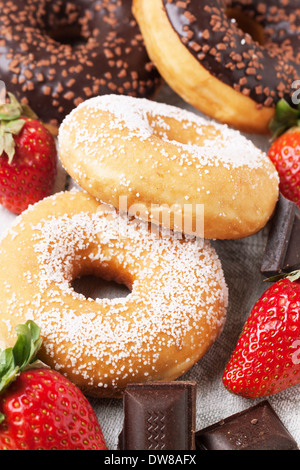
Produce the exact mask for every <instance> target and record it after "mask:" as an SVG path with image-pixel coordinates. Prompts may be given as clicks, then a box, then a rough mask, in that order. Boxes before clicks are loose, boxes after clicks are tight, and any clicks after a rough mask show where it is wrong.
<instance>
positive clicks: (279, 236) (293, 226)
mask: <svg viewBox="0 0 300 470" xmlns="http://www.w3.org/2000/svg"><path fill="white" fill-rule="evenodd" d="M299 268H300V211H299V209H298V207H297V206H296V204H294V203H293V202H291V201H288V200H287V199H285V198H284V197H283V196H280V198H279V201H278V203H277V207H276V211H275V214H274V216H273V218H272V221H271V226H270V232H269V238H268V241H267V245H266V249H265V253H264V257H263V262H262V266H261V272H262V273H263V274H265V275H266V276H273V275H275V274H280V273H284V272H290V271H294V270H296V269H299Z"/></svg>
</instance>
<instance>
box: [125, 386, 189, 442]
mask: <svg viewBox="0 0 300 470" xmlns="http://www.w3.org/2000/svg"><path fill="white" fill-rule="evenodd" d="M123 407H124V426H123V430H122V432H121V434H120V436H119V449H120V450H193V449H195V414H196V384H195V383H194V382H191V381H174V382H148V383H143V384H130V385H128V386H127V388H126V390H125V392H124V397H123Z"/></svg>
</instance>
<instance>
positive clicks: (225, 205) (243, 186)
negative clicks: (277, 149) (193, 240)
mask: <svg viewBox="0 0 300 470" xmlns="http://www.w3.org/2000/svg"><path fill="white" fill-rule="evenodd" d="M58 139H59V155H60V159H61V161H62V164H63V166H64V167H65V168H66V170H67V171H68V173H69V174H70V175H71V176H72V177H73V179H74V180H75V181H76V182H77V183H78V184H79V185H80V186H81V187H82V188H84V189H85V190H86V191H88V192H89V193H90V194H92V195H93V196H94V197H96V198H98V199H100V200H101V201H104V202H106V203H108V204H111V205H113V206H114V207H117V208H119V209H124V210H125V211H127V212H129V213H130V214H132V215H135V216H137V217H139V218H141V219H143V220H148V221H149V220H152V222H155V223H158V224H161V225H163V226H164V227H166V228H171V229H174V230H175V231H178V232H184V233H188V234H194V235H196V236H203V235H204V237H206V238H219V239H225V238H228V239H234V238H242V237H245V236H248V235H252V234H253V233H255V232H257V231H258V230H260V229H261V228H262V227H263V226H264V225H265V224H266V223H267V221H268V220H269V218H270V216H271V215H272V213H273V210H274V208H275V205H276V202H277V199H278V175H277V172H276V170H275V167H274V166H273V164H272V163H271V162H270V160H269V159H268V157H267V156H266V155H265V154H264V153H263V152H262V151H261V150H259V149H258V148H256V147H255V146H254V144H253V143H252V142H251V141H249V140H248V139H246V138H245V137H244V136H242V135H241V134H240V133H239V132H238V131H236V130H233V129H229V128H228V127H227V126H225V125H222V124H216V123H213V122H210V121H207V120H205V119H203V118H201V117H199V116H197V115H195V114H193V113H191V112H188V111H185V110H183V109H179V108H177V107H174V106H170V105H166V104H163V103H155V102H152V101H149V100H146V99H139V98H132V97H126V96H117V95H106V96H101V97H96V98H92V99H90V100H87V101H85V102H84V103H82V104H80V105H79V106H78V107H77V108H76V109H75V110H73V111H72V112H71V113H70V114H69V115H68V116H67V117H66V119H65V120H64V121H63V123H62V125H61V127H60V129H59V136H58ZM201 221H203V223H204V228H203V223H201Z"/></svg>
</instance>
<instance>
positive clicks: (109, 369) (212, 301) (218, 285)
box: [0, 191, 227, 397]
mask: <svg viewBox="0 0 300 470" xmlns="http://www.w3.org/2000/svg"><path fill="white" fill-rule="evenodd" d="M0 257H1V265H0V345H1V346H2V347H8V346H9V345H10V344H12V343H13V342H14V341H15V338H14V335H15V332H14V327H15V326H16V325H17V324H18V323H23V321H25V320H28V319H29V318H30V319H33V320H34V321H35V322H36V323H37V324H38V325H39V326H40V328H41V335H42V337H43V340H44V342H43V344H44V346H43V349H42V351H41V355H40V358H41V359H42V360H43V361H44V362H46V363H47V364H49V365H50V366H51V367H53V368H56V369H58V370H59V371H61V372H62V373H64V374H66V375H67V376H68V377H69V378H70V380H72V381H73V382H74V383H76V384H77V385H78V386H80V388H81V389H83V390H84V391H85V392H86V393H88V394H90V395H95V396H104V397H106V396H107V397H109V396H120V394H121V392H122V390H123V389H124V387H125V386H126V384H128V383H130V382H144V381H147V380H171V379H174V378H176V377H178V376H179V375H181V374H183V373H184V372H185V371H187V370H188V369H189V368H190V367H191V366H192V365H193V364H194V363H195V362H196V361H198V359H199V358H200V357H201V356H202V355H203V354H204V353H205V352H206V351H207V349H208V348H209V347H210V345H212V343H213V342H214V340H215V339H216V338H217V336H218V335H219V334H220V332H221V330H222V328H223V324H224V320H225V314H226V306H227V286H226V284H225V281H224V275H223V271H222V267H221V264H220V261H219V259H218V257H217V254H216V252H215V250H214V249H213V248H212V247H211V245H210V244H209V242H207V241H206V242H203V241H199V240H196V239H193V240H184V239H182V240H178V239H176V238H175V237H172V236H170V234H169V233H165V234H164V233H163V232H160V233H158V232H152V231H151V230H149V229H148V228H147V225H146V224H144V223H141V222H138V221H137V220H135V219H131V220H129V219H128V218H127V217H126V216H119V215H118V214H117V213H116V211H115V210H114V209H112V208H108V207H107V206H106V207H103V205H100V206H99V203H98V202H97V201H96V200H95V199H94V198H92V197H91V196H89V195H88V194H86V193H85V192H83V191H69V192H65V193H60V194H58V195H55V196H51V197H49V198H47V199H44V200H43V201H41V202H39V203H37V204H36V205H34V206H32V207H31V208H30V209H28V210H27V211H25V212H24V213H23V214H22V215H21V216H20V217H19V218H18V219H17V221H16V224H15V225H14V226H13V227H12V228H10V229H9V231H8V233H7V235H6V236H5V237H4V238H3V239H2V240H1V243H0ZM86 274H94V275H98V276H100V277H102V278H104V279H107V280H114V281H116V282H119V283H122V284H125V285H126V286H127V287H128V288H129V289H130V290H131V293H130V294H129V295H128V296H127V297H125V298H117V299H111V300H109V299H97V300H92V299H86V298H85V297H84V296H83V295H82V294H78V293H76V292H75V291H74V289H73V288H72V281H73V280H74V279H75V278H78V277H80V276H83V275H86Z"/></svg>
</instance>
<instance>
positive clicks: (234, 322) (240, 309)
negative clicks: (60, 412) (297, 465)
mask: <svg viewBox="0 0 300 470" xmlns="http://www.w3.org/2000/svg"><path fill="white" fill-rule="evenodd" d="M156 99H157V100H158V101H163V102H166V103H169V104H173V105H177V106H179V107H183V108H186V109H190V110H192V111H194V112H195V110H194V109H193V108H192V107H191V106H188V105H186V103H184V102H183V101H182V100H181V99H180V98H179V97H178V96H177V95H176V94H175V93H173V92H172V91H171V90H170V88H168V87H167V86H166V85H165V86H164V87H163V88H162V90H161V92H160V94H159V96H158V97H157V98H156ZM198 114H199V113H198ZM248 137H249V136H248ZM251 138H252V140H254V142H255V143H256V144H257V145H258V146H260V147H261V148H262V149H264V150H266V149H267V148H268V145H269V143H268V141H267V139H265V138H261V137H253V136H251ZM64 184H65V180H64V177H63V174H62V176H61V177H60V180H59V184H58V186H57V190H61V189H63V185H64ZM14 219H15V217H14V216H12V215H11V214H9V213H8V212H7V211H5V209H3V208H2V209H0V235H1V233H2V232H4V230H5V229H6V228H7V227H9V226H10V224H11V223H12V222H13V220H14ZM267 234H268V226H267V227H265V228H264V229H263V230H262V231H261V232H259V233H258V234H256V235H254V236H252V237H248V238H246V239H243V240H235V241H212V244H213V245H214V247H215V248H216V250H217V253H218V254H219V257H220V259H221V261H222V265H223V269H224V273H225V277H226V281H227V284H228V287H229V308H228V312H227V321H226V324H225V327H224V330H223V332H222V334H221V335H220V337H219V338H218V340H217V341H216V342H215V344H214V345H213V346H212V348H211V349H210V350H209V352H208V353H207V354H206V355H205V356H204V357H203V358H202V359H201V360H200V361H199V362H198V363H197V364H195V365H194V366H193V368H192V369H191V370H190V371H189V372H188V373H187V374H186V375H185V376H183V377H181V379H183V380H184V379H191V380H195V381H196V382H197V414H196V426H197V429H201V428H204V427H206V426H208V425H210V424H213V423H215V422H217V421H219V420H221V419H223V418H225V417H227V416H230V415H231V414H233V413H236V412H238V411H241V410H244V409H246V408H248V407H250V406H252V405H254V404H256V403H258V402H259V401H261V400H247V399H244V398H241V397H238V396H236V395H233V394H231V393H229V392H228V391H227V390H225V388H224V386H223V384H222V374H223V371H224V368H225V366H226V363H227V361H228V360H229V358H230V355H231V353H232V351H233V350H234V347H235V345H236V341H237V339H238V336H239V334H240V332H241V329H242V327H243V325H244V322H245V321H246V319H247V317H248V315H249V313H250V311H251V308H252V306H253V305H254V303H255V301H256V300H257V299H258V297H259V296H260V295H261V294H262V293H263V292H264V290H266V289H267V287H268V285H267V284H266V283H264V282H263V276H262V275H261V274H260V266H261V261H262V256H263V253H264V248H265V244H266V240H267ZM111 294H112V295H113V294H114V293H110V296H111ZM102 295H103V292H102ZM268 399H269V402H270V403H271V405H272V406H273V407H274V409H275V411H276V412H277V414H278V415H279V417H280V418H281V420H282V421H283V423H284V424H285V426H286V427H287V429H288V430H289V431H290V432H291V434H292V435H293V437H294V438H295V439H296V441H297V442H298V444H299V445H300V385H297V386H294V387H292V388H290V389H287V390H285V391H283V392H281V393H279V394H277V395H274V396H272V397H269V398H268ZM90 401H91V403H92V405H93V407H94V409H95V411H96V413H97V416H98V419H99V422H100V425H101V427H102V429H103V433H104V436H105V439H106V442H107V445H108V447H109V449H111V450H114V449H116V448H117V442H118V435H119V433H120V431H121V429H122V422H123V408H122V400H117V399H95V398H91V399H90Z"/></svg>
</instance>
